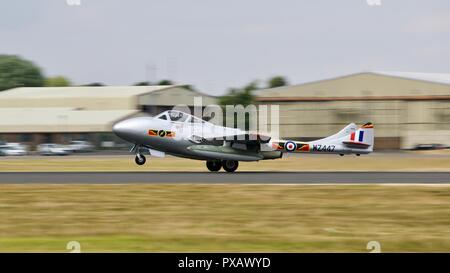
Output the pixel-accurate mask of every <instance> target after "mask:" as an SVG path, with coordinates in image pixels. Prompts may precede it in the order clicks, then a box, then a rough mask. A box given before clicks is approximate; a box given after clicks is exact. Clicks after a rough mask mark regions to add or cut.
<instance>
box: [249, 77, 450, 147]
mask: <svg viewBox="0 0 450 273" xmlns="http://www.w3.org/2000/svg"><path fill="white" fill-rule="evenodd" d="M256 94H257V96H258V97H257V100H258V102H259V103H262V104H269V105H270V104H278V105H280V137H283V138H292V139H295V138H297V139H301V140H312V139H315V138H319V137H322V136H326V135H329V134H331V133H333V132H337V131H338V130H339V128H341V127H342V126H344V125H346V124H348V123H350V122H355V123H359V124H364V123H365V122H367V121H371V122H373V123H374V124H375V126H376V128H377V135H376V138H375V148H376V149H399V148H403V149H406V148H412V147H413V146H415V145H417V144H430V143H439V144H444V145H446V146H450V74H432V73H409V72H382V71H376V72H363V73H357V74H351V75H346V76H342V77H336V78H331V79H325V80H320V81H315V82H309V83H304V84H299V85H293V86H286V87H278V88H271V89H265V90H260V91H258V92H257V93H256ZM300 137H301V138H300Z"/></svg>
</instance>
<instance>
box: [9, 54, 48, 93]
mask: <svg viewBox="0 0 450 273" xmlns="http://www.w3.org/2000/svg"><path fill="white" fill-rule="evenodd" d="M43 85H44V76H43V75H42V72H41V69H40V68H39V67H37V66H36V65H35V64H33V63H32V62H31V61H28V60H25V59H22V58H21V57H19V56H14V55H0V91H3V90H6V89H11V88H15V87H22V86H29V87H34V86H43Z"/></svg>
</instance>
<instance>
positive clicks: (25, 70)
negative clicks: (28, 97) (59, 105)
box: [0, 55, 288, 106]
mask: <svg viewBox="0 0 450 273" xmlns="http://www.w3.org/2000/svg"><path fill="white" fill-rule="evenodd" d="M172 84H174V82H173V81H171V80H167V79H164V80H160V81H157V82H154V83H151V82H148V81H142V82H137V83H135V84H134V85H135V86H149V85H172ZM287 84H288V82H287V80H286V78H284V77H282V76H274V77H272V78H270V79H268V80H267V81H266V82H265V85H263V86H261V82H260V81H252V82H250V83H249V84H247V85H245V86H243V87H241V88H230V89H229V90H228V91H227V94H226V95H224V96H221V97H220V98H219V103H220V104H222V105H228V104H242V105H244V106H246V105H249V104H252V103H253V102H254V94H253V91H255V90H258V89H262V88H274V87H281V86H285V85H287ZM71 85H72V82H71V81H70V80H69V79H68V78H67V77H64V76H52V77H46V76H45V75H44V73H43V72H42V70H41V69H40V68H39V67H38V66H37V65H36V64H34V63H33V62H32V61H29V60H26V59H23V58H21V57H19V56H16V55H0V91H3V90H7V89H12V88H16V87H42V86H47V87H64V86H71ZM82 86H104V84H103V83H100V82H94V83H89V84H85V85H82ZM186 88H188V89H190V90H195V88H194V87H193V86H191V85H186Z"/></svg>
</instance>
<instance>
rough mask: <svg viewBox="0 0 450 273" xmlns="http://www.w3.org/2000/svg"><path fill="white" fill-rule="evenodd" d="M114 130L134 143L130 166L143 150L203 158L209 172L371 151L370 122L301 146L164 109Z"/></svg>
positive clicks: (141, 160) (157, 154) (139, 160)
mask: <svg viewBox="0 0 450 273" xmlns="http://www.w3.org/2000/svg"><path fill="white" fill-rule="evenodd" d="M113 132H114V133H115V134H116V135H117V136H118V137H120V138H122V139H124V140H126V141H128V142H131V143H133V144H134V146H133V148H132V149H131V151H132V152H135V153H136V157H135V162H136V164H138V165H143V164H145V162H146V159H145V156H144V155H143V154H142V151H143V150H147V151H148V152H149V154H150V155H152V156H155V157H164V156H165V154H170V155H173V156H178V157H184V158H190V159H197V160H204V161H206V167H207V168H208V170H210V171H212V172H217V171H219V170H220V169H222V168H223V169H224V170H225V171H227V172H234V171H236V169H237V168H238V165H239V161H259V160H267V159H277V158H281V157H282V156H283V154H284V153H317V154H339V155H341V156H343V155H345V154H356V155H357V156H359V155H361V154H368V153H371V152H372V151H373V146H374V129H373V125H372V123H366V124H364V125H363V126H361V127H360V128H358V127H357V126H356V125H355V124H354V123H351V124H349V125H347V126H346V127H345V128H344V129H342V130H341V131H339V132H338V133H336V134H334V135H332V136H329V137H326V138H323V139H319V140H314V141H309V142H302V141H294V140H275V139H271V138H270V137H268V136H263V135H259V134H251V133H248V132H245V131H243V130H240V129H237V128H228V127H223V126H218V125H214V124H212V123H209V122H207V121H205V120H202V119H200V118H197V117H195V116H192V115H189V114H186V113H184V112H181V111H176V110H169V111H165V112H162V113H161V114H159V115H157V116H155V117H135V118H130V119H127V120H124V121H121V122H118V123H116V124H115V125H114V126H113Z"/></svg>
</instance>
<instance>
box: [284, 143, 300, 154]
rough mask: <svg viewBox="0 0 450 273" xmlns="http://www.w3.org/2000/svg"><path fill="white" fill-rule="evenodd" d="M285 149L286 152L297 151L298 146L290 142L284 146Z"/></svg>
mask: <svg viewBox="0 0 450 273" xmlns="http://www.w3.org/2000/svg"><path fill="white" fill-rule="evenodd" d="M284 147H285V148H286V150H288V151H290V152H292V151H295V149H297V144H295V142H292V141H288V142H286V144H284Z"/></svg>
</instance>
